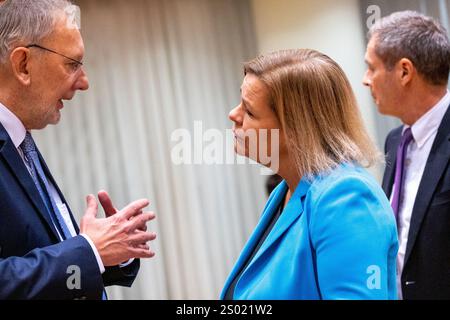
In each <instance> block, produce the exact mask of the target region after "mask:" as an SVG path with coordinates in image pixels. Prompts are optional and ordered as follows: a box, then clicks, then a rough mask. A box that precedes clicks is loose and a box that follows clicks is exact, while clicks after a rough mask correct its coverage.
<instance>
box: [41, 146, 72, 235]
mask: <svg viewBox="0 0 450 320" xmlns="http://www.w3.org/2000/svg"><path fill="white" fill-rule="evenodd" d="M36 149H37V152H38V155H39V161H40V162H41V165H42V169H43V170H44V173H45V176H46V177H47V179H49V180H50V182H51V183H52V184H53V186H54V187H55V189H56V191H57V192H58V195H59V197H60V199H61V201H62V203H64V204H65V205H66V206H67V210H68V211H69V215H70V219H71V220H72V224H73V227H74V229H75V231H76V233H77V234H79V233H80V229H79V228H78V224H77V223H76V221H75V219H74V217H73V214H72V211H71V210H70V208H69V205H68V204H67V201H66V199H65V198H64V195H63V194H62V192H61V190H60V189H59V187H58V184H57V183H56V181H55V179H54V178H53V176H52V174H51V172H50V170H49V168H48V166H47V164H46V163H45V160H44V158H43V157H42V155H41V152H40V151H39V149H38V148H37V146H36Z"/></svg>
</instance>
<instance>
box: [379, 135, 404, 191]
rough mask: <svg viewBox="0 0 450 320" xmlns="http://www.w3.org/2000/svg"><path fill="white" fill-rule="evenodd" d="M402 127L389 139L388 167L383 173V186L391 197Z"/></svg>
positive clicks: (387, 151)
mask: <svg viewBox="0 0 450 320" xmlns="http://www.w3.org/2000/svg"><path fill="white" fill-rule="evenodd" d="M401 133H402V127H400V128H398V129H396V131H394V132H393V135H392V137H391V138H390V139H389V141H388V143H389V144H388V145H387V150H386V168H385V170H384V175H383V183H382V187H383V190H384V193H385V194H386V196H387V197H388V199H389V198H390V195H391V192H392V185H393V184H394V176H395V162H396V161H397V147H398V145H399V143H400V140H401V136H402V135H401Z"/></svg>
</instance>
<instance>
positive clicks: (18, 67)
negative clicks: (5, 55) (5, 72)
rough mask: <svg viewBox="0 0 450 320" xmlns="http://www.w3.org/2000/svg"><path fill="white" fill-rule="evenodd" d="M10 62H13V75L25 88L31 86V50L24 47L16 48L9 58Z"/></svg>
mask: <svg viewBox="0 0 450 320" xmlns="http://www.w3.org/2000/svg"><path fill="white" fill-rule="evenodd" d="M9 60H10V62H11V69H12V72H13V75H14V76H15V77H16V79H17V80H19V82H20V83H22V84H23V85H24V86H28V85H30V83H31V75H30V66H29V60H30V49H28V48H24V47H18V48H15V49H14V50H13V51H12V52H11V54H10V56H9Z"/></svg>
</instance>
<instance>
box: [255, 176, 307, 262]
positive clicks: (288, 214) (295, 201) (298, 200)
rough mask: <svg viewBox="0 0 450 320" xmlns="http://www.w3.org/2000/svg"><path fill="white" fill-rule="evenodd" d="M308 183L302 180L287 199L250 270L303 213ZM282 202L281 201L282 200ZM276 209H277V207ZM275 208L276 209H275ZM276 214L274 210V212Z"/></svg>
mask: <svg viewBox="0 0 450 320" xmlns="http://www.w3.org/2000/svg"><path fill="white" fill-rule="evenodd" d="M310 185H311V184H310V183H309V182H307V181H306V180H304V179H302V180H301V181H300V183H299V184H298V186H297V188H296V189H295V191H294V194H293V195H292V196H291V198H290V199H289V202H288V203H287V205H286V207H285V208H284V209H283V212H282V214H281V216H280V218H279V219H278V221H277V222H276V223H275V225H274V226H273V229H272V231H271V232H270V233H269V235H268V236H267V238H266V240H265V241H264V243H263V244H262V246H261V248H259V250H258V252H257V253H256V255H255V257H254V258H253V260H252V261H251V262H250V264H249V265H248V268H247V269H249V268H251V266H252V264H254V263H256V262H257V261H258V259H259V258H260V257H262V256H263V255H264V252H265V251H266V250H267V249H269V248H270V247H271V246H272V245H273V244H274V243H275V242H276V241H277V240H278V238H280V237H281V236H282V235H283V234H284V233H285V232H286V230H288V229H289V227H290V226H291V225H292V224H293V223H294V221H296V220H297V219H298V218H299V217H300V216H301V215H302V213H303V205H302V199H303V197H304V196H305V195H306V193H307V192H308V189H309V187H310ZM282 200H283V199H282ZM277 208H278V207H277ZM277 208H276V209H277ZM275 212H276V210H275Z"/></svg>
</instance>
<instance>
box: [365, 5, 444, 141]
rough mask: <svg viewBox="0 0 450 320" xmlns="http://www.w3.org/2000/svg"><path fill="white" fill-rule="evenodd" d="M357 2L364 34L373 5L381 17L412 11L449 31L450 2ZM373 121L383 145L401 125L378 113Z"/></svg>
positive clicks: (393, 119) (391, 118)
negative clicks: (368, 10)
mask: <svg viewBox="0 0 450 320" xmlns="http://www.w3.org/2000/svg"><path fill="white" fill-rule="evenodd" d="M359 2H360V8H361V17H362V24H363V28H364V30H365V32H367V31H368V29H367V18H368V17H369V16H370V15H371V14H373V12H370V13H369V12H367V8H369V6H373V5H376V6H378V7H379V8H380V11H381V16H382V17H384V16H388V15H389V14H391V13H393V12H395V11H403V10H414V11H418V12H421V13H423V14H425V15H429V16H432V17H434V18H436V19H438V20H439V21H440V22H441V23H442V25H443V26H444V27H445V28H446V29H447V31H449V30H450V28H449V16H450V0H360V1H359ZM366 42H367V39H366ZM373 107H374V109H375V108H376V106H375V105H374V106H373ZM375 120H376V128H377V134H378V139H379V141H382V142H383V144H384V141H385V138H386V136H387V134H388V133H389V131H391V130H392V129H393V128H395V127H397V126H399V125H400V124H401V123H400V121H399V120H398V119H396V118H393V117H388V116H382V115H380V114H379V113H377V114H376V116H375Z"/></svg>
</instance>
